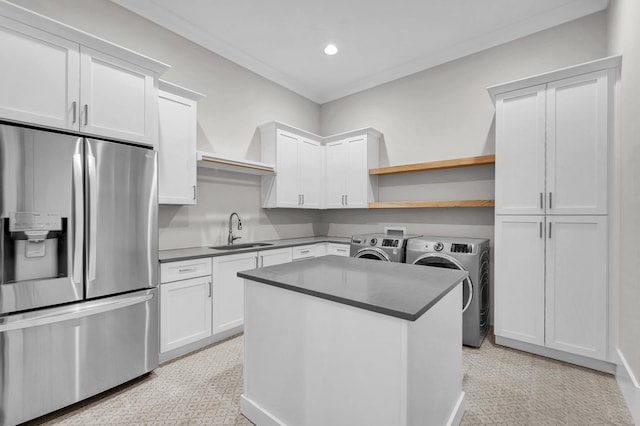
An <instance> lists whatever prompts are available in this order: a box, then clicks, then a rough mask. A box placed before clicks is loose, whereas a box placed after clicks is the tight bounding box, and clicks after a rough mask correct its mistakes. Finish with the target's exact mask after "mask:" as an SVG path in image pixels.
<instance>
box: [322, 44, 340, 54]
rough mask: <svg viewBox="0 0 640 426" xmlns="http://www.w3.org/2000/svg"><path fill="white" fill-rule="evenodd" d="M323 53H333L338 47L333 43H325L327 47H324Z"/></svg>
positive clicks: (336, 51)
mask: <svg viewBox="0 0 640 426" xmlns="http://www.w3.org/2000/svg"><path fill="white" fill-rule="evenodd" d="M324 53H326V54H327V55H335V54H336V53H338V48H337V47H336V46H335V45H334V44H327V47H325V48H324Z"/></svg>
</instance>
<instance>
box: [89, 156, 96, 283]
mask: <svg viewBox="0 0 640 426" xmlns="http://www.w3.org/2000/svg"><path fill="white" fill-rule="evenodd" d="M87 147H88V149H89V152H88V153H87V176H88V183H89V184H88V193H87V197H88V198H89V203H88V206H87V207H88V210H89V211H88V214H87V217H88V221H89V235H88V238H87V246H88V252H89V259H88V270H87V274H88V278H87V281H88V282H87V284H89V283H91V282H92V281H95V279H96V246H97V244H96V235H97V227H96V224H97V222H98V193H97V182H96V157H95V156H94V155H93V152H91V145H89V144H87Z"/></svg>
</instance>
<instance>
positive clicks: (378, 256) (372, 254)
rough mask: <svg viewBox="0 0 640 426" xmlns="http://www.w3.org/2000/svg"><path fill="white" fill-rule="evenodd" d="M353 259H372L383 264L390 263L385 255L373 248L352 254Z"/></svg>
mask: <svg viewBox="0 0 640 426" xmlns="http://www.w3.org/2000/svg"><path fill="white" fill-rule="evenodd" d="M353 257H359V258H361V259H373V260H382V261H384V262H391V259H390V258H389V256H388V255H387V253H385V252H384V251H382V250H380V249H377V248H375V247H370V248H364V249H362V250H358V252H357V253H356V254H354V255H353Z"/></svg>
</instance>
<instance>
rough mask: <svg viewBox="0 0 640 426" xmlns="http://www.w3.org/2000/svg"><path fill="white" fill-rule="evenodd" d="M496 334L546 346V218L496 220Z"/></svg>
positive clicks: (510, 217)
mask: <svg viewBox="0 0 640 426" xmlns="http://www.w3.org/2000/svg"><path fill="white" fill-rule="evenodd" d="M495 232H496V234H495V249H494V250H495V252H494V253H495V298H494V300H495V334H496V336H501V337H506V338H510V339H515V340H519V341H523V342H528V343H533V344H537V345H544V311H545V307H544V294H545V287H544V285H545V283H544V279H545V276H544V249H545V247H544V244H545V239H544V217H543V216H496V221H495Z"/></svg>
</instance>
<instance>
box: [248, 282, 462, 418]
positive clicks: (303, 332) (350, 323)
mask: <svg viewBox="0 0 640 426" xmlns="http://www.w3.org/2000/svg"><path fill="white" fill-rule="evenodd" d="M460 292H461V289H460V286H459V285H458V286H456V288H455V289H453V290H452V291H451V292H449V293H448V294H447V295H445V296H444V297H443V298H442V299H441V300H440V301H439V302H438V303H437V304H436V305H434V306H433V307H432V308H431V309H429V310H428V311H427V312H426V313H425V314H423V315H422V316H421V317H420V318H419V319H418V320H417V321H406V320H402V319H399V318H396V317H391V316H387V315H383V314H379V313H376V312H372V311H367V310H364V309H359V308H355V307H352V306H349V305H344V304H340V303H336V302H332V301H329V300H325V299H321V298H317V297H313V296H309V295H306V294H302V293H298V292H294V291H290V290H287V289H282V288H279V287H276V286H272V285H266V284H262V283H257V282H254V281H250V280H245V336H244V338H245V370H244V380H245V382H244V385H245V386H244V394H243V396H242V398H241V412H242V413H243V414H244V415H245V416H246V417H247V418H249V419H250V420H251V421H253V422H254V423H255V424H257V425H258V426H263V425H283V426H284V425H286V426H293V425H305V426H315V425H327V424H331V425H354V424H366V425H371V426H375V425H381V426H382V425H384V426H394V425H398V426H405V425H425V424H427V425H431V424H433V425H438V426H440V425H443V424H454V425H455V424H459V422H460V419H461V418H462V414H463V413H464V393H463V392H462V348H461V345H460V342H461V339H462V315H461V313H460V306H459V305H460V303H459V300H460V299H461V298H462V295H461V293H460Z"/></svg>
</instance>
